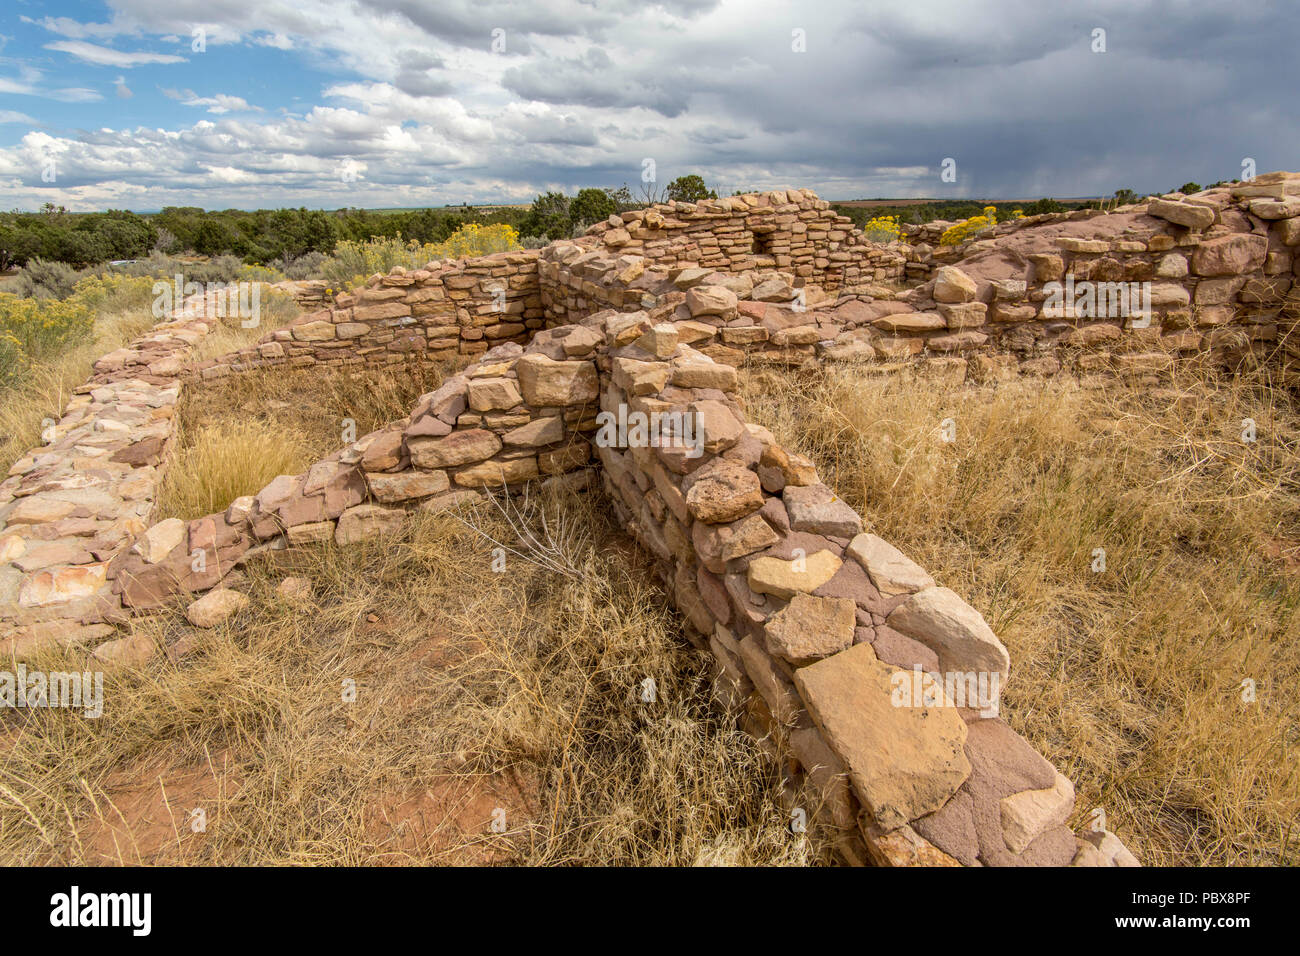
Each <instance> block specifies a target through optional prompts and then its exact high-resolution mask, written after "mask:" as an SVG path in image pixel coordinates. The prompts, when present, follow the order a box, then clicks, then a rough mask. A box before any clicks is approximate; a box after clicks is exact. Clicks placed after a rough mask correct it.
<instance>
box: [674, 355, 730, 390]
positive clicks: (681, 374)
mask: <svg viewBox="0 0 1300 956" xmlns="http://www.w3.org/2000/svg"><path fill="white" fill-rule="evenodd" d="M671 381H672V384H674V385H676V386H678V387H679V388H716V389H720V390H721V391H724V392H730V391H734V390H735V388H736V370H735V369H734V368H732V367H731V366H730V365H721V364H719V363H717V362H713V361H710V360H709V359H708V358H707V357H706V356H703V355H700V356H698V358H694V359H690V360H686V361H681V362H678V361H674V362H673V374H672V379H671Z"/></svg>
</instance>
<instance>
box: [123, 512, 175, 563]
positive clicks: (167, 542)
mask: <svg viewBox="0 0 1300 956" xmlns="http://www.w3.org/2000/svg"><path fill="white" fill-rule="evenodd" d="M186 530H187V528H186V524H185V522H184V521H182V520H181V519H180V518H166V519H164V520H163V521H159V522H158V523H157V524H156V525H153V526H152V527H151V528H149V529H148V530H147V531H145V533H144V534H142V535H141V536H140V538H139V539H138V540H137V541H136V543H135V545H134V546H132V548H131V550H132V551H134V552H135V553H136V554H138V555H140V556H141V557H142V558H144V559H145V561H146V562H147V563H149V564H157V563H158V562H159V561H161V560H162V559H163V558H165V557H167V555H169V554H171V552H172V549H173V548H175V547H176V546H177V545H179V544H180V543H181V542H182V541H184V540H185V534H186Z"/></svg>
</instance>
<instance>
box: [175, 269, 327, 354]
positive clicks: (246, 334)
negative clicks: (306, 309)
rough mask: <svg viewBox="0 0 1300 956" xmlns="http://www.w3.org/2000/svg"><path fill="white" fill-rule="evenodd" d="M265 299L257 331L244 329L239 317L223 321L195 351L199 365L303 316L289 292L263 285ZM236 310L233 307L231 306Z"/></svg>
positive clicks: (248, 343)
mask: <svg viewBox="0 0 1300 956" xmlns="http://www.w3.org/2000/svg"><path fill="white" fill-rule="evenodd" d="M260 295H261V299H260V302H259V305H260V308H259V310H258V311H259V313H260V314H259V315H258V324H257V326H256V327H254V328H249V329H246V328H244V326H243V320H241V319H240V317H238V316H231V317H228V318H223V319H222V320H221V322H220V323H219V324H218V325H217V326H216V327H215V328H214V329H212V331H210V332H209V333H208V334H207V335H206V336H204V338H203V341H202V342H200V343H199V344H198V345H197V346H196V347H195V349H194V356H193V359H194V361H196V362H199V361H203V360H204V359H211V358H218V357H219V356H222V355H226V354H228V353H230V352H237V351H239V350H240V349H242V348H247V347H248V346H250V345H253V344H254V343H256V342H258V341H260V340H261V339H262V338H264V337H265V336H267V335H269V334H270V333H271V332H274V331H275V330H276V329H278V328H282V327H284V326H286V325H288V324H289V323H290V322H292V321H293V320H294V319H296V318H297V317H298V316H300V315H301V314H302V310H301V309H299V308H298V303H297V302H296V301H294V298H293V296H291V295H289V293H287V292H281V291H280V290H279V289H272V288H271V287H270V286H265V285H264V286H262V288H261V292H260ZM231 308H232V310H233V306H231Z"/></svg>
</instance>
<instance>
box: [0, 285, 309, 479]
mask: <svg viewBox="0 0 1300 956" xmlns="http://www.w3.org/2000/svg"><path fill="white" fill-rule="evenodd" d="M262 300H263V301H262V321H261V324H260V325H259V326H258V328H256V329H242V328H240V327H239V322H238V320H237V319H232V320H230V321H229V322H227V323H223V324H222V325H221V326H219V327H218V328H217V329H214V330H213V331H212V332H211V333H210V334H209V335H208V336H207V337H206V338H205V339H204V341H203V342H202V343H200V345H199V347H198V349H197V351H196V354H197V355H198V356H199V357H203V358H212V357H215V356H217V355H223V354H225V353H226V352H232V351H235V350H236V349H239V348H242V347H244V346H246V345H249V344H251V343H252V342H255V341H257V340H258V339H259V338H261V337H262V336H263V335H266V334H267V332H269V331H271V330H273V329H275V328H278V327H280V326H282V325H286V324H288V323H289V322H290V321H292V320H293V319H294V318H295V317H296V316H297V315H299V314H300V310H299V309H298V306H297V304H296V303H295V302H294V300H293V298H292V297H291V296H289V295H287V294H285V293H282V292H279V291H278V290H274V289H270V288H263V289H262ZM115 304H116V300H112V299H110V300H109V301H107V302H106V303H104V305H105V306H106V308H105V309H104V311H101V312H99V313H98V314H96V316H95V335H94V338H93V339H90V340H87V341H86V342H84V343H82V344H80V345H78V346H76V347H74V348H71V349H68V350H66V351H64V352H62V353H60V354H59V355H58V356H57V357H55V358H54V359H52V360H49V361H44V362H39V363H37V364H36V365H35V366H34V367H33V368H32V370H31V374H30V375H28V376H26V377H25V379H24V381H23V382H22V383H20V384H19V385H17V386H15V387H14V388H10V389H6V390H4V391H3V392H0V466H3V469H4V470H6V471H7V470H8V468H9V466H10V465H12V464H13V463H14V462H15V461H17V460H18V459H19V458H21V457H22V456H23V454H24V453H26V452H27V451H29V450H30V449H32V448H34V447H36V446H37V445H38V444H39V443H40V440H41V427H42V426H41V423H42V421H43V420H44V419H47V418H49V419H52V420H54V421H58V420H59V419H60V418H61V417H62V416H63V410H64V408H65V407H67V404H68V400H69V399H70V398H71V397H72V391H73V389H75V388H76V387H77V386H78V385H81V384H82V383H84V382H85V381H86V379H88V378H89V377H90V372H91V369H92V368H93V366H94V364H95V362H96V361H97V360H99V359H100V358H101V357H102V356H104V355H107V354H108V353H109V352H112V351H113V350H115V349H119V348H121V347H122V346H124V345H126V344H127V343H128V342H130V341H131V340H133V339H136V338H139V337H140V336H141V335H144V334H145V333H146V332H148V331H149V329H150V328H152V327H153V326H154V324H155V323H156V322H157V321H158V320H157V319H155V318H154V316H153V312H152V311H151V309H150V307H149V305H147V304H146V305H139V304H138V303H137V304H135V305H133V306H132V307H130V308H127V309H123V310H114V308H113V306H114V305H115ZM254 333H255V334H254Z"/></svg>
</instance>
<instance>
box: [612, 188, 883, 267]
mask: <svg viewBox="0 0 1300 956" xmlns="http://www.w3.org/2000/svg"><path fill="white" fill-rule="evenodd" d="M587 236H588V237H592V238H594V239H596V240H597V242H598V246H596V247H595V248H596V249H597V250H600V249H603V250H605V251H607V252H612V253H614V254H616V255H635V256H640V257H642V258H643V259H645V260H647V264H648V265H653V266H658V267H661V268H667V269H674V268H687V267H695V268H701V269H707V270H709V271H715V270H720V271H727V272H750V271H755V270H763V269H775V270H784V271H788V272H791V273H792V274H793V275H794V276H795V277H796V279H797V280H799V283H800V284H802V283H803V281H804V280H807V281H811V282H816V283H817V284H819V285H821V286H823V287H824V288H826V289H827V290H829V291H831V292H838V291H840V290H847V291H850V292H852V291H854V290H856V289H857V288H858V287H859V286H861V285H868V284H872V283H880V282H887V281H894V280H899V279H902V278H903V270H904V265H905V257H904V255H903V254H902V253H901V252H900V251H898V250H897V249H893V248H890V247H887V246H882V245H879V244H877V243H873V242H870V241H869V240H867V239H866V237H865V236H863V235H862V233H861V232H860V231H859V230H858V229H856V228H855V227H854V226H853V222H852V220H850V219H849V218H848V217H847V216H840V215H837V214H836V213H834V212H832V211H831V208H830V203H828V202H826V201H825V200H824V199H818V198H817V196H816V195H815V194H814V193H813V192H812V191H811V190H807V189H789V190H784V191H775V192H765V193H750V194H748V195H745V196H731V197H729V198H726V199H706V200H703V201H701V202H698V203H686V202H669V203H658V204H656V205H653V206H650V207H648V208H646V209H635V210H632V211H631V212H625V213H620V214H618V215H615V216H611V217H610V218H609V219H608V220H607V221H606V222H603V223H597V224H596V225H594V226H592V227H591V228H590V229H589V230H587Z"/></svg>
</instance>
